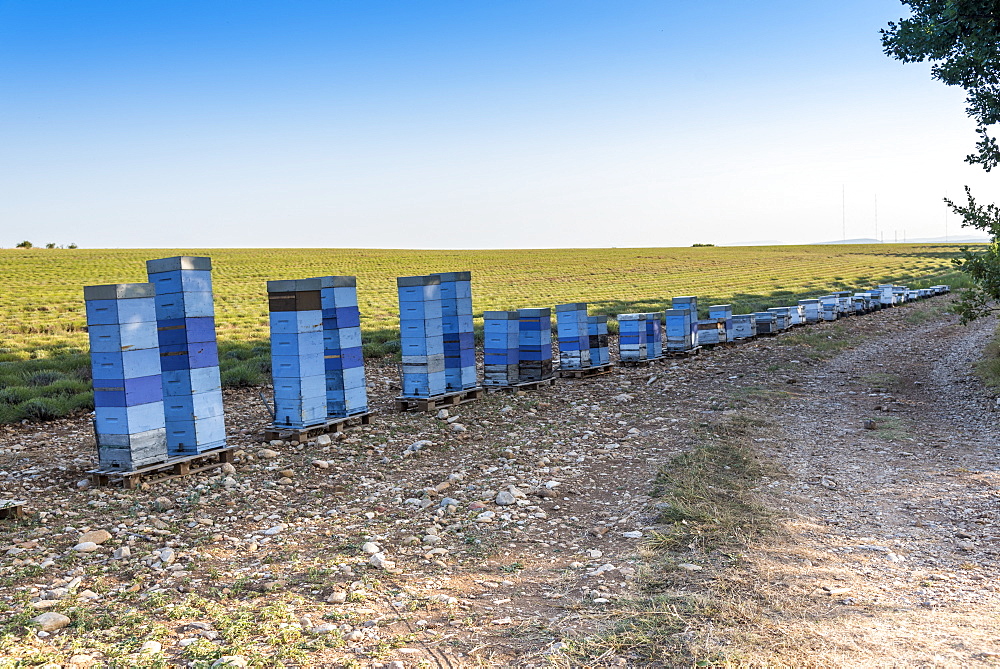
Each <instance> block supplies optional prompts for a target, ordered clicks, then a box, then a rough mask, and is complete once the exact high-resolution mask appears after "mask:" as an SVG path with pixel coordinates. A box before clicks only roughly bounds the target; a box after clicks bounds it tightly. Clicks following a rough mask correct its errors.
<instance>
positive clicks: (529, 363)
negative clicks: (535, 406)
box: [517, 309, 552, 383]
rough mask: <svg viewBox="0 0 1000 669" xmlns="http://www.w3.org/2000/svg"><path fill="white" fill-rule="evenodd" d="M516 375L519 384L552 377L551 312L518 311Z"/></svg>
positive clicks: (549, 310) (546, 310)
mask: <svg viewBox="0 0 1000 669" xmlns="http://www.w3.org/2000/svg"><path fill="white" fill-rule="evenodd" d="M517 318H518V338H517V348H518V362H517V374H518V377H520V380H521V382H522V383H523V382H525V381H542V380H544V379H548V378H551V377H552V310H551V309H518V310H517Z"/></svg>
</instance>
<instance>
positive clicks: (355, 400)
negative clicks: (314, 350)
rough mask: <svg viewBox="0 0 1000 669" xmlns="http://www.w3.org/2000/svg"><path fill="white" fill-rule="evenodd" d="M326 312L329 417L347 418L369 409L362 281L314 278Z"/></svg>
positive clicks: (327, 408) (324, 352) (325, 357)
mask: <svg viewBox="0 0 1000 669" xmlns="http://www.w3.org/2000/svg"><path fill="white" fill-rule="evenodd" d="M314 278H315V280H316V281H319V285H320V307H321V308H322V315H323V370H324V372H323V375H324V377H325V387H326V416H327V418H328V419H337V418H345V417H347V416H353V415H356V414H359V413H367V411H368V387H367V384H366V378H365V363H364V354H363V352H362V341H361V312H360V310H359V309H358V287H357V286H358V282H357V278H356V277H353V276H319V277H314Z"/></svg>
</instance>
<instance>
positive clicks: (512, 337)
mask: <svg viewBox="0 0 1000 669" xmlns="http://www.w3.org/2000/svg"><path fill="white" fill-rule="evenodd" d="M519 325H520V321H519V319H518V315H517V312H516V311H484V312H483V337H484V343H483V385H484V386H512V385H515V384H517V383H519V382H520V376H519V374H518V360H519V350H518V339H519V336H518V335H519V332H520V328H519Z"/></svg>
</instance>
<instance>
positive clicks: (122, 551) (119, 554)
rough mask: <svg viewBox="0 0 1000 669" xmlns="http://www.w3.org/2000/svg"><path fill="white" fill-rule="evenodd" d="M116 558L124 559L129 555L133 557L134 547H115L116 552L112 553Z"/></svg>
mask: <svg viewBox="0 0 1000 669" xmlns="http://www.w3.org/2000/svg"><path fill="white" fill-rule="evenodd" d="M111 556H112V557H113V558H114V559H116V560H123V559H125V558H127V557H132V549H131V548H129V547H128V546H121V547H119V548H116V549H115V552H114V553H112V555H111Z"/></svg>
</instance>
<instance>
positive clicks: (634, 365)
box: [618, 352, 667, 367]
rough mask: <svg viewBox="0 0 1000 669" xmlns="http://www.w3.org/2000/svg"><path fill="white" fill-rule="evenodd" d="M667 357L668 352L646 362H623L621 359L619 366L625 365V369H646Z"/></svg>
mask: <svg viewBox="0 0 1000 669" xmlns="http://www.w3.org/2000/svg"><path fill="white" fill-rule="evenodd" d="M666 357H667V355H666V352H664V354H663V355H658V356H656V357H655V358H646V359H645V360H622V359H621V358H619V359H618V364H619V365H623V366H625V367H644V366H646V365H648V364H650V363H653V362H659V361H661V360H663V359H664V358H666Z"/></svg>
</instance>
